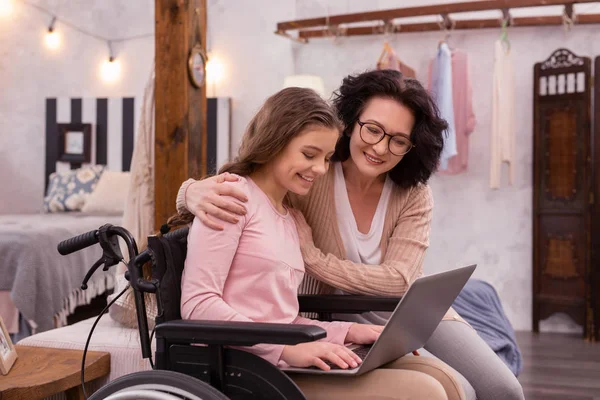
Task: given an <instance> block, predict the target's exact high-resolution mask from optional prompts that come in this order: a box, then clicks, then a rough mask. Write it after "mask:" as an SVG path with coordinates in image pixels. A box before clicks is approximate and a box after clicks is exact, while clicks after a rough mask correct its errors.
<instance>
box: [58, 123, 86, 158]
mask: <svg viewBox="0 0 600 400" xmlns="http://www.w3.org/2000/svg"><path fill="white" fill-rule="evenodd" d="M57 128H58V161H63V162H68V163H76V164H82V163H90V162H91V160H92V158H91V154H92V124H83V123H68V124H57Z"/></svg>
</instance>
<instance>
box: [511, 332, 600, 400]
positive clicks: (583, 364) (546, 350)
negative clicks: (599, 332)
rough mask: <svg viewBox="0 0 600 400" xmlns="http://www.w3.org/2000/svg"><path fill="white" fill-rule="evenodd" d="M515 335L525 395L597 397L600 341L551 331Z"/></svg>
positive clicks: (549, 399) (562, 399)
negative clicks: (585, 339) (521, 361)
mask: <svg viewBox="0 0 600 400" xmlns="http://www.w3.org/2000/svg"><path fill="white" fill-rule="evenodd" d="M516 335H517V342H518V343H519V347H520V349H521V353H522V354H523V372H522V373H521V374H520V375H519V381H520V382H521V384H522V385H523V390H524V392H525V399H527V400H600V342H598V343H589V342H586V341H584V340H583V339H582V338H581V337H580V336H573V335H565V334H554V333H540V334H534V333H532V332H517V333H516Z"/></svg>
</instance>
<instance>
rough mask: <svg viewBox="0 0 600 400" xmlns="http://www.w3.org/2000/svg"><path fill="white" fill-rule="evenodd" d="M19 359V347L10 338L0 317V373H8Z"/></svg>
mask: <svg viewBox="0 0 600 400" xmlns="http://www.w3.org/2000/svg"><path fill="white" fill-rule="evenodd" d="M16 360H17V349H16V348H15V345H14V344H13V342H12V340H10V335H9V334H8V329H6V325H4V321H3V320H2V317H0V373H2V375H7V374H8V372H9V371H10V369H11V368H12V366H13V365H14V363H15V361H16Z"/></svg>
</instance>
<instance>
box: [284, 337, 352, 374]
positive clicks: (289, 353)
mask: <svg viewBox="0 0 600 400" xmlns="http://www.w3.org/2000/svg"><path fill="white" fill-rule="evenodd" d="M281 360H283V361H285V362H286V363H287V364H288V365H289V366H290V367H297V368H308V367H312V366H315V367H317V368H320V369H322V370H324V371H329V370H330V369H331V367H330V366H329V365H327V364H326V363H325V361H329V362H330V363H332V364H335V365H337V366H338V367H340V368H342V369H347V368H349V367H351V368H356V367H357V366H358V364H360V363H361V362H362V360H361V359H360V357H359V356H357V355H356V354H355V353H354V352H353V351H352V350H350V349H348V348H347V347H345V346H342V345H339V344H334V343H329V342H310V343H301V344H297V345H295V346H284V348H283V352H282V353H281Z"/></svg>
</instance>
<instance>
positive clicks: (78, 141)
mask: <svg viewBox="0 0 600 400" xmlns="http://www.w3.org/2000/svg"><path fill="white" fill-rule="evenodd" d="M134 105H135V99H134V98H108V99H107V98H97V99H96V98H84V99H81V98H48V99H46V116H45V120H46V134H45V137H46V150H45V171H44V182H45V185H46V187H45V190H44V196H40V199H39V204H40V206H41V208H43V211H41V212H38V213H34V214H11V215H0V316H1V317H2V319H3V320H4V322H5V324H6V325H7V328H8V331H9V333H10V334H11V336H13V339H14V340H19V339H22V338H23V337H25V336H27V335H29V334H35V333H40V332H44V331H47V330H51V329H54V328H58V327H62V326H64V325H67V317H69V316H70V315H71V314H72V313H73V312H74V310H75V308H76V307H78V306H83V305H88V304H90V302H91V300H92V299H94V298H97V296H99V295H106V294H107V292H108V293H110V292H111V291H112V289H113V287H114V284H115V282H114V274H110V273H109V274H107V273H99V274H95V275H94V277H93V278H92V280H91V281H90V282H89V283H88V289H87V290H81V283H82V281H83V279H84V276H85V274H86V272H87V271H88V269H89V268H90V267H91V266H92V265H93V264H94V263H95V262H96V261H97V260H98V259H99V258H100V256H101V255H102V251H101V249H100V248H99V247H98V246H93V247H91V248H88V249H85V250H83V251H80V252H77V253H75V254H70V255H68V256H61V255H60V254H59V253H58V251H57V248H56V246H57V244H58V243H59V242H60V241H61V240H64V239H68V238H70V237H72V236H75V235H78V234H81V233H84V232H87V231H90V230H93V229H98V228H99V227H100V226H102V225H104V224H106V223H110V224H114V225H120V224H121V222H122V217H123V208H124V203H125V201H124V199H125V198H126V196H127V192H128V189H129V172H128V171H129V170H130V165H131V160H132V155H133V145H134V139H135V134H134V124H135V121H136V117H137V115H136V114H138V112H136V111H137V110H136V109H135V106H134ZM78 171H80V172H78ZM67 176H68V179H66V178H65V177H67ZM98 311H99V310H98Z"/></svg>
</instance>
